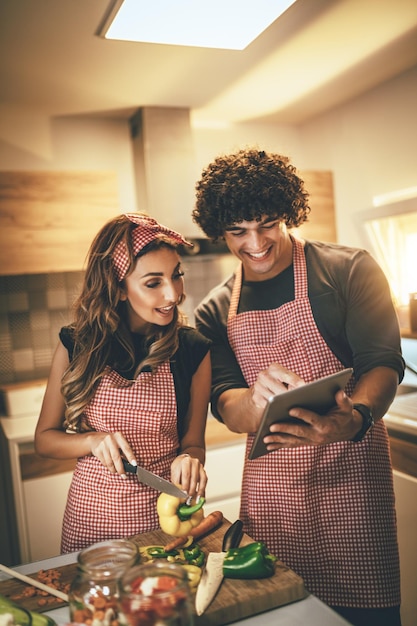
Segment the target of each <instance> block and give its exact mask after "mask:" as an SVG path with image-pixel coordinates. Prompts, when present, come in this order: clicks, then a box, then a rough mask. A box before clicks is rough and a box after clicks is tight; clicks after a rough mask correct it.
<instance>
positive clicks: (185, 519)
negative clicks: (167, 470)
mask: <svg viewBox="0 0 417 626" xmlns="http://www.w3.org/2000/svg"><path fill="white" fill-rule="evenodd" d="M203 504H204V498H200V500H199V502H198V504H197V503H194V504H191V505H187V504H185V499H184V500H181V499H180V498H176V497H175V496H170V495H168V494H167V493H161V495H160V496H159V498H158V502H157V505H156V510H157V512H158V516H159V525H160V526H161V528H162V530H163V531H164V532H165V533H166V534H167V535H171V537H185V536H186V535H189V534H190V531H191V529H192V528H194V527H195V526H197V525H198V524H199V523H200V522H201V520H202V519H203V517H204V511H203V508H202V507H203Z"/></svg>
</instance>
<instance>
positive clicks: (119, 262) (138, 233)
mask: <svg viewBox="0 0 417 626" xmlns="http://www.w3.org/2000/svg"><path fill="white" fill-rule="evenodd" d="M125 216H126V217H127V218H128V219H129V220H130V221H131V222H133V223H134V224H137V225H138V226H137V228H135V229H134V230H132V232H131V237H132V243H133V252H134V254H135V256H136V255H137V254H138V253H139V252H140V251H141V250H142V248H144V247H145V246H146V245H147V244H148V243H150V242H151V241H153V240H154V239H157V237H158V235H160V234H163V235H167V236H168V237H170V239H173V240H174V241H175V242H176V243H178V244H182V245H184V246H190V247H192V246H193V244H192V243H190V242H189V241H187V240H186V239H184V237H183V236H182V235H180V233H177V232H176V231H175V230H171V229H170V228H167V227H166V226H163V225H162V224H159V222H157V221H156V220H154V219H153V217H149V216H148V215H138V214H137V213H125ZM113 265H114V268H115V270H116V274H117V278H118V280H119V282H120V281H121V280H123V278H124V277H125V276H126V272H127V270H128V269H129V256H128V254H127V250H126V244H125V242H124V241H120V242H119V243H118V244H117V246H116V249H115V251H114V254H113Z"/></svg>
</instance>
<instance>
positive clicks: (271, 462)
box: [228, 238, 400, 608]
mask: <svg viewBox="0 0 417 626" xmlns="http://www.w3.org/2000/svg"><path fill="white" fill-rule="evenodd" d="M292 240H293V266H294V284H295V299H294V301H292V302H288V303H286V304H284V305H282V306H281V307H279V308H278V309H274V310H269V311H248V312H244V313H240V314H237V309H238V303H239V298H240V292H241V284H242V268H241V267H240V268H239V270H238V273H237V275H236V279H235V283H234V287H233V292H232V297H231V302H230V311H229V318H228V336H229V341H230V344H231V346H232V348H233V350H234V352H235V355H236V357H237V360H238V362H239V365H240V367H241V369H242V372H243V375H244V377H245V379H246V382H247V384H248V385H249V386H250V385H252V384H253V383H254V382H255V380H256V378H257V375H258V373H259V372H260V371H261V370H263V369H265V368H267V367H268V366H269V365H270V364H271V363H272V362H278V363H280V364H281V365H283V366H284V367H286V368H288V369H290V370H292V371H294V372H296V373H297V374H298V375H299V376H301V377H302V378H303V379H304V380H305V381H306V382H311V381H313V380H316V379H317V378H320V377H323V376H326V375H329V374H332V373H334V372H336V371H339V370H340V369H343V365H342V364H341V363H340V361H339V360H338V359H337V358H336V356H335V355H334V354H333V352H332V351H331V350H330V348H329V347H328V346H327V344H326V342H325V341H324V339H323V337H322V336H321V334H320V332H319V330H318V328H317V326H316V324H315V321H314V317H313V314H312V311H311V307H310V302H309V299H308V284H307V267H306V261H305V255H304V244H303V242H302V241H300V240H297V239H295V238H292ZM346 391H347V393H349V386H348V388H347V390H346ZM350 392H351V389H350ZM253 440H254V435H253V434H249V435H248V438H247V447H246V460H245V466H244V472H243V481H242V499H241V511H240V515H241V519H242V521H243V522H244V526H245V531H246V532H247V533H248V534H249V535H250V536H251V537H253V538H254V539H255V540H262V541H264V542H265V543H266V544H267V546H268V548H269V549H270V551H271V552H272V553H273V554H275V555H276V556H278V557H279V559H280V560H282V561H283V562H284V563H286V564H287V565H288V566H289V567H291V569H293V570H294V571H295V572H297V573H298V574H299V575H300V576H302V578H303V579H304V582H305V584H306V587H307V589H308V590H309V591H311V592H312V593H314V594H315V595H316V596H317V597H319V598H320V599H322V600H323V601H324V602H326V603H327V604H330V605H333V606H337V605H340V606H350V607H367V608H372V607H384V606H393V605H398V604H399V603H400V591H399V560H398V547H397V538H396V519H395V511H394V492H393V478H392V471H391V466H390V453H389V441H388V436H387V431H386V428H385V424H384V423H383V421H382V420H379V421H378V422H377V423H376V425H375V427H374V428H373V429H372V430H371V432H370V433H368V435H367V436H366V437H365V439H364V440H363V441H362V442H358V443H353V442H350V441H349V442H340V443H333V444H329V445H325V446H302V447H299V448H288V449H285V450H277V451H274V452H270V453H268V454H267V455H264V456H262V457H260V458H258V459H255V460H253V461H249V460H248V458H247V455H248V453H249V450H250V448H251V446H252V443H253Z"/></svg>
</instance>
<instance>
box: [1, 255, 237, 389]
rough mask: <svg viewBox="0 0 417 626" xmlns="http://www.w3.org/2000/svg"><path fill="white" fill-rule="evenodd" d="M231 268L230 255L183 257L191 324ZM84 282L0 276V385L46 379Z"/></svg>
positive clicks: (77, 277) (60, 276)
mask: <svg viewBox="0 0 417 626" xmlns="http://www.w3.org/2000/svg"><path fill="white" fill-rule="evenodd" d="M235 265H236V261H235V260H234V257H232V255H228V254H224V255H223V254H222V255H218V256H215V255H201V256H198V257H194V258H185V257H184V258H183V268H184V271H185V291H186V293H187V299H186V301H185V303H184V305H183V309H184V312H185V313H186V314H187V316H188V318H189V323H190V324H192V325H193V324H194V315H193V310H194V307H195V306H196V305H197V304H198V303H199V302H200V300H201V299H202V298H203V297H204V296H205V295H206V294H207V293H208V291H209V290H210V289H211V288H212V287H214V286H215V285H217V283H219V282H220V281H221V280H222V279H223V278H225V277H227V276H228V275H229V274H231V273H232V271H233V269H234V267H235ZM82 278H83V272H66V273H56V274H23V275H18V276H0V384H5V383H13V382H21V381H27V380H35V379H37V378H46V377H47V376H48V375H49V369H50V366H51V360H52V356H53V353H54V351H55V348H56V346H57V343H58V333H59V331H60V329H61V327H62V326H64V325H65V324H68V323H69V322H70V321H71V319H72V314H71V308H72V304H73V302H74V299H75V297H76V295H77V294H78V292H79V290H80V287H81V282H82Z"/></svg>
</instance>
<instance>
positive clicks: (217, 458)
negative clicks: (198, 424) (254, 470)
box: [204, 443, 245, 522]
mask: <svg viewBox="0 0 417 626" xmlns="http://www.w3.org/2000/svg"><path fill="white" fill-rule="evenodd" d="M244 458H245V443H233V444H229V445H226V446H224V447H217V448H208V450H207V454H206V464H205V468H206V472H207V476H208V483H207V489H206V502H207V504H205V505H204V512H205V514H206V515H208V514H209V513H212V512H213V511H221V512H222V513H223V517H225V518H226V519H228V520H230V521H232V522H233V521H234V520H235V519H237V518H238V517H239V509H240V493H241V483H242V473H243V461H244Z"/></svg>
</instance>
